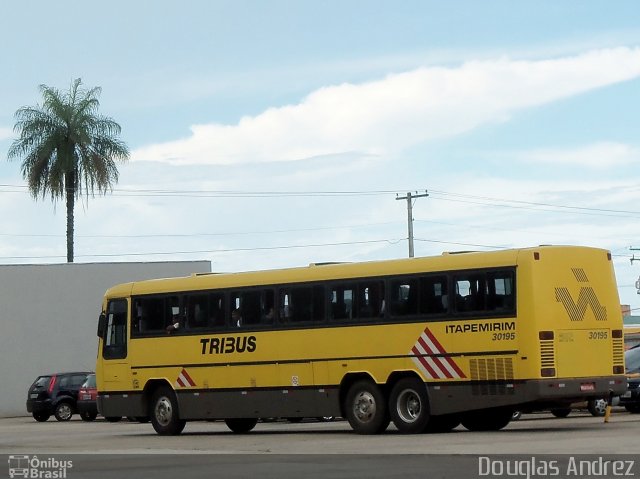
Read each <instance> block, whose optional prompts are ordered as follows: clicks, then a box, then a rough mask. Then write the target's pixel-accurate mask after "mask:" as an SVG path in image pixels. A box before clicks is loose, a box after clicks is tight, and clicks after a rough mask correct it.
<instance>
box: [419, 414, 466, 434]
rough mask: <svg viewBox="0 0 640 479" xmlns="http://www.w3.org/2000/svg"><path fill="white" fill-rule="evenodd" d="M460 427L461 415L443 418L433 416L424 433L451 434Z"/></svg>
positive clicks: (449, 415)
mask: <svg viewBox="0 0 640 479" xmlns="http://www.w3.org/2000/svg"><path fill="white" fill-rule="evenodd" d="M459 425H460V415H458V414H445V415H443V416H431V417H430V418H429V422H428V423H427V427H426V428H425V430H424V431H423V432H428V433H441V432H451V431H452V430H454V429H455V428H457V427H458V426H459Z"/></svg>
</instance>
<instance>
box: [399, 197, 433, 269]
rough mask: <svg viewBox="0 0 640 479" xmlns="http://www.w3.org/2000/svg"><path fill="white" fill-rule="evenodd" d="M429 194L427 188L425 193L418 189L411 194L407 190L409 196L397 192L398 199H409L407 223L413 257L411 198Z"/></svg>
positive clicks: (410, 250) (411, 256) (410, 251)
mask: <svg viewBox="0 0 640 479" xmlns="http://www.w3.org/2000/svg"><path fill="white" fill-rule="evenodd" d="M426 196H429V193H427V190H424V193H420V194H419V193H418V192H417V191H416V193H415V194H413V195H412V194H411V192H410V191H409V192H407V196H398V195H397V194H396V200H407V224H408V229H409V258H413V204H412V203H411V200H412V199H414V198H424V197H426Z"/></svg>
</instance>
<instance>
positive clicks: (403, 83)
mask: <svg viewBox="0 0 640 479" xmlns="http://www.w3.org/2000/svg"><path fill="white" fill-rule="evenodd" d="M638 76H640V48H614V49H605V50H594V51H589V52H586V53H583V54H581V55H576V56H570V57H562V58H555V59H547V60H527V61H518V60H511V59H509V58H502V59H497V60H492V61H471V62H467V63H464V64H462V65H461V66H459V67H456V68H445V67H424V68H419V69H416V70H413V71H409V72H405V73H398V74H391V75H388V76H387V77H385V78H383V79H380V80H375V81H370V82H366V83H360V84H352V83H345V84H342V85H336V86H328V87H324V88H320V89H318V90H316V91H313V92H312V93H310V94H309V95H308V96H307V97H305V98H304V99H303V100H302V101H301V102H300V103H298V104H294V105H286V106H281V107H273V108H269V109H267V110H266V111H264V112H262V113H260V114H258V115H255V116H246V117H244V118H242V119H241V120H240V121H239V122H238V123H237V124H233V125H231V124H229V125H225V124H217V123H216V124H202V125H193V126H192V127H191V135H190V136H189V137H187V138H184V139H180V140H176V141H171V142H166V143H160V144H156V145H150V146H146V147H142V148H139V149H136V150H135V151H134V152H133V155H132V159H133V160H134V161H140V160H143V161H161V162H166V163H172V164H177V165H183V164H239V163H255V162H273V161H294V160H299V159H305V158H310V157H317V156H322V155H336V154H341V153H345V152H351V153H360V154H365V155H386V154H390V153H393V152H397V151H402V150H403V149H405V148H408V147H410V146H412V145H415V144H418V143H422V142H426V141H429V140H434V139H438V138H446V137H450V136H454V135H458V134H461V133H464V132H467V131H470V130H472V129H474V128H476V127H478V126H480V125H483V124H486V123H490V122H499V121H504V120H506V119H508V118H509V117H510V115H511V114H513V113H514V112H515V111H517V110H519V109H523V108H528V107H533V106H537V105H542V104H545V103H548V102H552V101H556V100H558V99H561V98H566V97H569V96H572V95H578V94H580V93H584V92H586V91H589V90H592V89H594V88H598V87H602V86H606V85H611V84H614V83H617V82H621V81H625V80H629V79H633V78H637V77H638Z"/></svg>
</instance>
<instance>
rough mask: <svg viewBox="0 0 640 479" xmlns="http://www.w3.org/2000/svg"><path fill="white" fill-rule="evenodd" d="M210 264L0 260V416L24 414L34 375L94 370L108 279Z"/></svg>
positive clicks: (198, 269)
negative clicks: (9, 262)
mask: <svg viewBox="0 0 640 479" xmlns="http://www.w3.org/2000/svg"><path fill="white" fill-rule="evenodd" d="M210 271H211V262H210V261H175V262H159V263H94V264H78V263H72V264H52V265H6V266H0V417H2V416H5V417H6V416H18V415H26V414H27V410H26V405H25V403H26V399H27V390H28V388H29V386H30V385H31V383H32V382H33V380H34V379H35V378H36V377H37V376H39V375H42V374H49V373H54V372H64V371H94V370H95V363H96V352H97V342H98V339H97V336H96V331H97V325H98V315H99V314H100V308H101V305H102V297H103V295H104V293H105V291H106V290H107V289H108V288H109V287H111V286H113V285H115V284H118V283H125V282H129V281H139V280H142V279H152V278H166V277H172V276H186V275H189V274H191V273H202V272H210Z"/></svg>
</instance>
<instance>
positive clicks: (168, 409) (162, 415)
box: [150, 386, 187, 436]
mask: <svg viewBox="0 0 640 479" xmlns="http://www.w3.org/2000/svg"><path fill="white" fill-rule="evenodd" d="M150 409H151V424H153V428H154V429H155V430H156V432H157V433H158V434H160V435H162V436H175V435H177V434H180V433H181V432H182V430H183V429H184V426H185V425H186V423H187V422H186V421H185V420H183V419H180V416H179V413H178V400H177V399H176V394H175V393H174V392H173V390H172V389H171V388H169V387H167V386H162V387H160V388H158V389H157V390H156V392H155V393H154V394H153V397H152V399H151V408H150Z"/></svg>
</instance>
